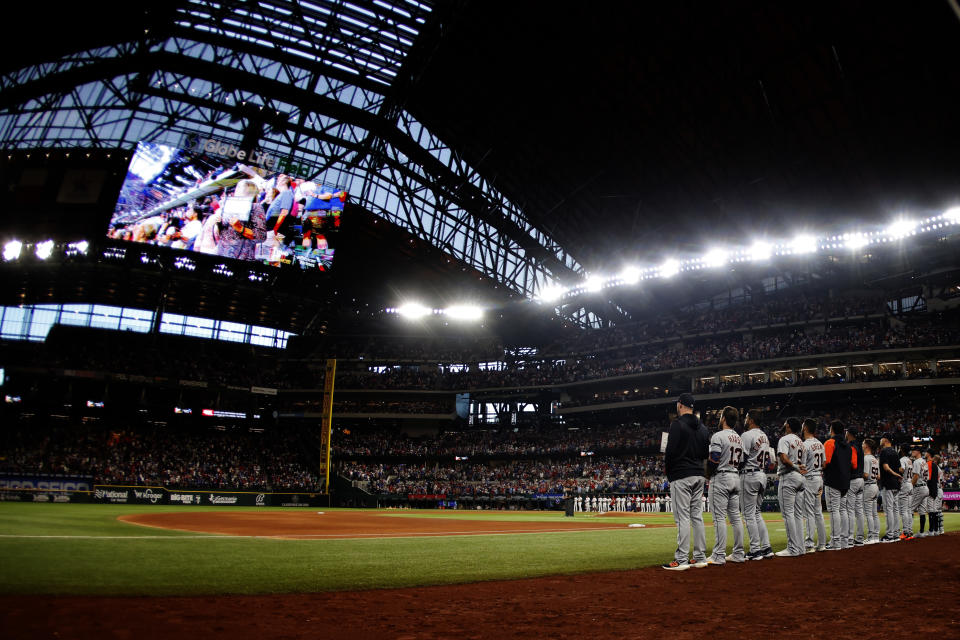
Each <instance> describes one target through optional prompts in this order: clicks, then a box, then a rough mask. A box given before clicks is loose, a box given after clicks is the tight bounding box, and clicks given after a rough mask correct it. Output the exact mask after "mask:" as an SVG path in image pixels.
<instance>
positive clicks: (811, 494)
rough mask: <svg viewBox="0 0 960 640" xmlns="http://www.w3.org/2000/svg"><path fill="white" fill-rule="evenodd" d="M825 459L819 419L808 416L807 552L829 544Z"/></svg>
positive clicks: (805, 442)
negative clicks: (823, 503) (824, 499)
mask: <svg viewBox="0 0 960 640" xmlns="http://www.w3.org/2000/svg"><path fill="white" fill-rule="evenodd" d="M825 460H826V454H825V453H824V451H823V443H822V442H820V441H819V440H817V421H816V420H814V419H812V418H807V419H806V420H804V421H803V464H804V466H805V467H806V468H807V475H805V476H804V477H803V512H804V515H806V519H807V536H806V539H805V540H804V543H805V544H804V546H805V548H806V551H807V553H812V552H814V551H823V548H824V547H825V546H826V544H827V527H826V525H825V524H824V522H823V509H822V508H821V507H820V496H821V494H823V463H824V461H825ZM814 529H816V531H817V540H816V542H814V540H813V530H814Z"/></svg>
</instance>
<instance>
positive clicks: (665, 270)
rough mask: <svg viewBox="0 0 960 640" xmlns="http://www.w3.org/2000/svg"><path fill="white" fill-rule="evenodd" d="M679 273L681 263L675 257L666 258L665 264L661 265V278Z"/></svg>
mask: <svg viewBox="0 0 960 640" xmlns="http://www.w3.org/2000/svg"><path fill="white" fill-rule="evenodd" d="M678 273H680V263H679V262H677V261H676V260H674V259H673V258H670V259H669V260H664V262H663V264H661V265H660V277H661V278H672V277H673V276H675V275H677V274H678Z"/></svg>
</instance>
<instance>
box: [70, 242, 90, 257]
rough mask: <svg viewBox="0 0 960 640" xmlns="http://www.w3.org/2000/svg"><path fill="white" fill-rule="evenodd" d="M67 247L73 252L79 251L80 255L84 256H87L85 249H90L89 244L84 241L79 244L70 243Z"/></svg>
mask: <svg viewBox="0 0 960 640" xmlns="http://www.w3.org/2000/svg"><path fill="white" fill-rule="evenodd" d="M68 246H69V248H70V249H73V250H75V251H79V252H80V253H82V254H84V255H86V254H87V249H89V248H90V243H89V242H87V241H86V240H81V241H80V242H73V243H71V244H70V245H68Z"/></svg>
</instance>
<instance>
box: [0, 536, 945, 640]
mask: <svg viewBox="0 0 960 640" xmlns="http://www.w3.org/2000/svg"><path fill="white" fill-rule="evenodd" d="M958 599H960V536H958V535H957V534H948V535H946V536H941V537H937V538H926V539H923V540H915V541H911V542H901V543H897V544H892V545H874V546H871V547H859V548H855V549H851V550H848V551H843V552H837V553H817V554H811V555H807V556H804V557H800V558H774V559H770V560H763V561H762V562H748V563H746V564H742V565H731V564H728V565H726V566H724V567H707V568H705V569H690V570H688V571H686V572H682V573H675V572H667V571H663V570H662V569H659V568H649V569H641V570H636V571H622V572H608V573H593V574H581V575H577V576H559V577H548V578H536V579H530V580H513V581H506V582H504V581H500V582H480V583H473V584H464V585H455V586H438V587H420V588H414V589H389V590H379V591H359V592H358V591H340V592H334V593H322V594H289V595H270V596H207V597H196V598H140V597H138V598H122V597H120V598H92V597H38V596H23V597H21V596H16V597H7V598H3V599H0V603H2V606H0V623H2V624H0V626H2V628H3V629H4V632H5V636H6V637H10V638H35V637H51V638H53V637H59V638H80V639H86V638H91V639H92V638H97V639H100V638H172V637H180V638H192V637H203V638H225V639H226V638H229V639H231V640H246V639H253V638H266V637H270V638H318V637H333V638H378V639H383V638H451V637H457V638H544V637H549V638H579V637H585V636H587V637H590V638H624V637H648V638H657V637H670V638H677V639H680V640H685V639H694V638H696V639H697V640H700V639H702V638H705V637H711V638H740V639H744V640H746V639H749V638H774V637H776V638H787V639H795V638H831V640H846V639H848V638H849V639H851V640H854V639H855V640H861V639H862V638H864V637H881V636H883V635H885V634H887V630H890V629H910V630H913V631H915V632H917V633H922V634H927V633H930V634H933V635H935V636H937V637H944V638H957V637H960V613H958V612H957V609H956V607H955V604H956V602H957V601H958Z"/></svg>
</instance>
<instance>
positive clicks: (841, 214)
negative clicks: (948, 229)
mask: <svg viewBox="0 0 960 640" xmlns="http://www.w3.org/2000/svg"><path fill="white" fill-rule="evenodd" d="M958 62H960V20H958V19H957V17H956V16H955V15H954V14H953V13H952V12H951V10H950V9H949V6H948V5H947V3H946V1H942V2H940V1H935V2H906V1H905V2H896V3H890V2H887V3H884V2H863V1H850V2H723V3H705V2H669V3H647V2H642V3H641V2H611V3H589V4H587V5H584V4H572V3H571V4H565V3H559V4H558V3H534V2H474V3H472V4H470V5H469V6H468V8H467V11H466V12H464V13H463V14H461V15H460V17H459V19H458V20H457V22H456V23H455V24H454V26H453V27H452V29H451V31H450V32H449V34H448V37H447V38H446V39H445V40H444V42H443V44H442V45H441V47H440V48H439V50H438V51H437V52H436V54H435V56H434V58H433V60H432V62H431V64H430V65H429V66H428V67H427V70H426V73H425V74H424V76H423V77H422V79H421V82H420V85H419V91H418V92H417V93H415V94H414V96H413V97H412V99H411V101H410V103H409V104H408V106H409V107H410V108H411V110H412V111H413V112H414V113H417V114H420V115H421V116H422V117H423V119H424V120H426V121H427V122H429V123H432V125H433V127H434V128H435V129H436V130H438V131H440V132H442V133H443V135H444V136H445V137H446V138H447V139H448V140H450V141H451V143H453V144H455V145H461V146H462V147H463V148H464V149H466V150H467V153H468V155H469V156H470V157H471V158H473V159H474V162H475V163H476V164H477V165H478V166H479V167H480V168H481V170H482V171H484V172H486V173H487V175H488V176H490V177H491V178H494V179H495V181H496V184H497V186H499V187H500V188H501V189H502V190H504V191H505V192H506V193H507V194H508V195H510V196H512V197H514V198H515V199H516V200H518V201H519V202H521V203H522V204H523V205H524V207H525V209H526V210H527V211H528V212H529V213H530V214H531V215H532V216H533V217H534V218H535V219H536V220H537V221H538V222H539V223H540V224H541V225H542V226H543V227H544V228H545V229H547V230H548V231H550V232H552V233H553V234H554V236H555V237H556V238H557V239H558V240H559V241H560V242H561V244H563V245H564V246H566V247H568V248H569V250H570V251H571V252H572V253H573V254H574V255H575V256H576V257H577V258H578V259H580V261H581V262H582V263H584V264H585V266H587V267H588V269H593V268H603V267H604V266H609V267H615V266H617V265H618V264H619V263H620V262H622V261H623V260H625V259H630V258H633V257H643V256H647V255H648V254H650V253H651V252H653V253H654V254H659V253H661V252H663V251H665V250H666V249H667V248H668V247H675V246H677V245H683V244H687V245H689V246H690V248H691V249H696V248H697V247H698V246H700V245H701V244H702V243H703V242H704V241H706V240H708V239H711V238H716V237H718V236H724V237H728V238H729V239H731V240H736V239H738V238H744V239H746V238H749V237H752V236H754V235H756V233H758V232H760V231H763V230H765V229H769V230H770V231H771V232H773V233H787V234H789V233H792V232H793V231H794V230H796V229H797V228H799V227H801V226H803V225H816V226H823V225H836V224H846V223H848V222H849V221H866V222H883V221H886V220H889V219H891V218H892V217H893V216H894V215H896V214H897V213H901V212H910V211H917V210H918V209H920V208H923V207H935V208H941V207H942V206H944V205H945V204H949V203H950V202H951V201H953V200H954V199H958V198H960V179H958V176H960V171H958V170H960V125H958V119H957V105H958V104H960V103H958V98H960V71H958V69H960V67H958ZM650 257H651V258H653V257H655V256H650Z"/></svg>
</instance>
